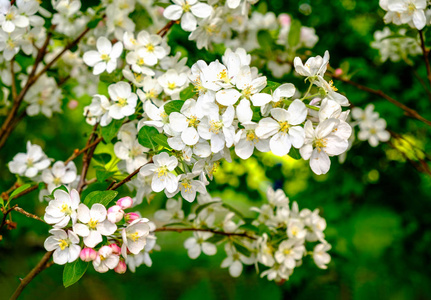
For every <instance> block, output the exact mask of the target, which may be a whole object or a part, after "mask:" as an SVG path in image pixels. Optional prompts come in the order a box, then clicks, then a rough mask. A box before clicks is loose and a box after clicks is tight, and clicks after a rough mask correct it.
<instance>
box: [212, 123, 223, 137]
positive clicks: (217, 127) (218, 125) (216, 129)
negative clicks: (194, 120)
mask: <svg viewBox="0 0 431 300" xmlns="http://www.w3.org/2000/svg"><path fill="white" fill-rule="evenodd" d="M210 125H211V127H210V131H211V132H212V133H215V134H219V132H220V129H222V127H223V122H222V121H211V122H210Z"/></svg>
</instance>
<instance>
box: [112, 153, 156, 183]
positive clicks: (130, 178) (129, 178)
mask: <svg viewBox="0 0 431 300" xmlns="http://www.w3.org/2000/svg"><path fill="white" fill-rule="evenodd" d="M152 161H153V160H152V159H151V160H150V161H148V162H147V164H149V163H151V162H152ZM145 165H146V164H145ZM145 165H142V166H140V167H139V168H137V169H136V170H135V171H133V172H132V173H131V174H130V175H129V176H127V177H126V178H124V179H123V180H121V181H120V182H119V183H116V184H114V185H112V186H110V187H108V190H116V189H118V188H119V187H120V186H122V185H123V184H125V183H126V182H129V181H130V180H132V178H133V177H134V176H135V175H136V174H138V172H139V170H140V169H141V168H142V167H143V166H145Z"/></svg>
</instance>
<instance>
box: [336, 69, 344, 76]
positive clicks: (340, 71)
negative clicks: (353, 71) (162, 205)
mask: <svg viewBox="0 0 431 300" xmlns="http://www.w3.org/2000/svg"><path fill="white" fill-rule="evenodd" d="M334 74H335V75H336V76H340V75H341V74H343V69H341V68H338V69H335V72H334Z"/></svg>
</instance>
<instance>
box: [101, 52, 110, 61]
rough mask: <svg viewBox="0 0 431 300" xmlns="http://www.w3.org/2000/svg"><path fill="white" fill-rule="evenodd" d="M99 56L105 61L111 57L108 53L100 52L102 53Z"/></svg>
mask: <svg viewBox="0 0 431 300" xmlns="http://www.w3.org/2000/svg"><path fill="white" fill-rule="evenodd" d="M100 58H101V59H102V60H103V61H106V62H108V61H110V60H111V58H110V57H109V55H108V54H102V55H101V56H100Z"/></svg>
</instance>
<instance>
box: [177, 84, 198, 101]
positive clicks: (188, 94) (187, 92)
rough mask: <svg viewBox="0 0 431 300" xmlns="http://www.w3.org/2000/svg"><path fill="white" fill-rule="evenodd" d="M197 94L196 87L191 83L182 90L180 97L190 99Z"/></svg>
mask: <svg viewBox="0 0 431 300" xmlns="http://www.w3.org/2000/svg"><path fill="white" fill-rule="evenodd" d="M195 95H196V92H195V87H194V85H192V84H189V86H188V87H187V88H185V89H184V90H182V91H181V93H180V99H182V100H188V99H190V98H193V97H194V96H195Z"/></svg>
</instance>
